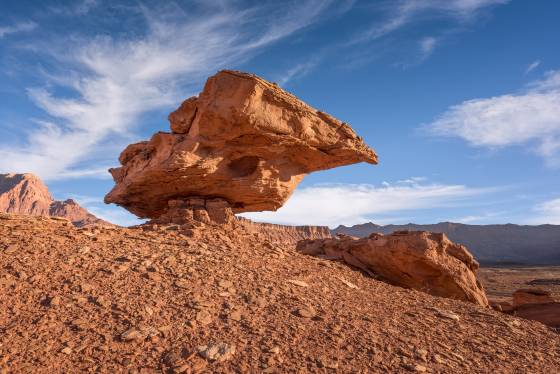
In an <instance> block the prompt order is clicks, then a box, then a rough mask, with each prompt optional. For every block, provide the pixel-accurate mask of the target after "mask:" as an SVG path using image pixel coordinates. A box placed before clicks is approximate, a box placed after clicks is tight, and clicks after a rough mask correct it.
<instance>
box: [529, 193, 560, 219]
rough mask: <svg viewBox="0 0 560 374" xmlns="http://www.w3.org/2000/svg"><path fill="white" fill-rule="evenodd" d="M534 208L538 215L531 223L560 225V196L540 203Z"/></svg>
mask: <svg viewBox="0 0 560 374" xmlns="http://www.w3.org/2000/svg"><path fill="white" fill-rule="evenodd" d="M533 210H534V212H535V213H536V217H535V218H533V219H532V220H531V222H530V223H532V224H544V223H549V224H555V225H560V198H558V199H553V200H549V201H545V202H543V203H540V204H538V205H537V206H535V208H534V209H533Z"/></svg>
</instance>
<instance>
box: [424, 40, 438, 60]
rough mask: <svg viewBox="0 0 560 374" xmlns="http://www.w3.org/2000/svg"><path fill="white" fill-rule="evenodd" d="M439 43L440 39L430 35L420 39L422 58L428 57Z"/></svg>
mask: <svg viewBox="0 0 560 374" xmlns="http://www.w3.org/2000/svg"><path fill="white" fill-rule="evenodd" d="M437 43H438V39H437V38H434V37H432V36H428V37H425V38H423V39H422V40H420V52H421V55H422V58H427V57H428V56H430V55H431V54H432V52H433V51H434V48H435V47H436V45H437Z"/></svg>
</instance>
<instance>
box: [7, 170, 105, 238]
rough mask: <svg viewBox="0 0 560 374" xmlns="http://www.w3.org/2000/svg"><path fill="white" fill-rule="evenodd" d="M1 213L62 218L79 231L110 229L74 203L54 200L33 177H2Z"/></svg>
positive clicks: (44, 187) (39, 180) (43, 185)
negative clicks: (84, 227) (93, 227)
mask: <svg viewBox="0 0 560 374" xmlns="http://www.w3.org/2000/svg"><path fill="white" fill-rule="evenodd" d="M0 212H2V213H12V214H24V215H32V216H51V217H62V218H66V219H68V220H69V221H71V222H72V223H73V224H74V225H75V226H77V227H83V226H87V225H92V224H96V225H110V223H109V222H106V221H103V220H101V219H99V218H97V217H96V216H94V215H93V214H91V213H90V212H88V211H87V210H86V209H84V208H82V207H81V206H80V205H79V204H78V203H76V202H75V201H74V200H72V199H68V200H65V201H57V200H54V199H53V198H52V196H51V194H50V192H49V190H48V188H47V186H45V184H44V183H43V181H42V180H41V179H39V177H37V176H35V175H33V174H29V173H26V174H14V173H11V174H0Z"/></svg>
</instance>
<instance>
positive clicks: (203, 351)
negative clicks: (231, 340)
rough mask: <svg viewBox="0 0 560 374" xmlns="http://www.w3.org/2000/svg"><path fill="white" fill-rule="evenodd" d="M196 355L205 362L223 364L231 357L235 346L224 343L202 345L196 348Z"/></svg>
mask: <svg viewBox="0 0 560 374" xmlns="http://www.w3.org/2000/svg"><path fill="white" fill-rule="evenodd" d="M198 353H199V354H200V355H201V356H202V357H204V358H205V359H207V360H210V361H218V362H223V361H227V360H229V359H230V358H232V357H233V355H234V354H235V345H233V344H231V345H230V344H226V343H217V344H210V345H207V346H206V345H204V346H200V347H198Z"/></svg>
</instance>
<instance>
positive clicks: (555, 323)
mask: <svg viewBox="0 0 560 374" xmlns="http://www.w3.org/2000/svg"><path fill="white" fill-rule="evenodd" d="M511 312H512V313H513V314H514V315H516V316H518V317H521V318H525V319H531V320H534V321H539V322H542V323H544V324H545V325H548V326H551V327H554V328H560V302H557V301H556V300H554V298H553V297H552V295H551V293H550V292H548V291H545V290H539V289H530V288H527V289H525V288H523V289H519V290H517V291H515V292H514V293H513V308H512V310H511Z"/></svg>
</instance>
